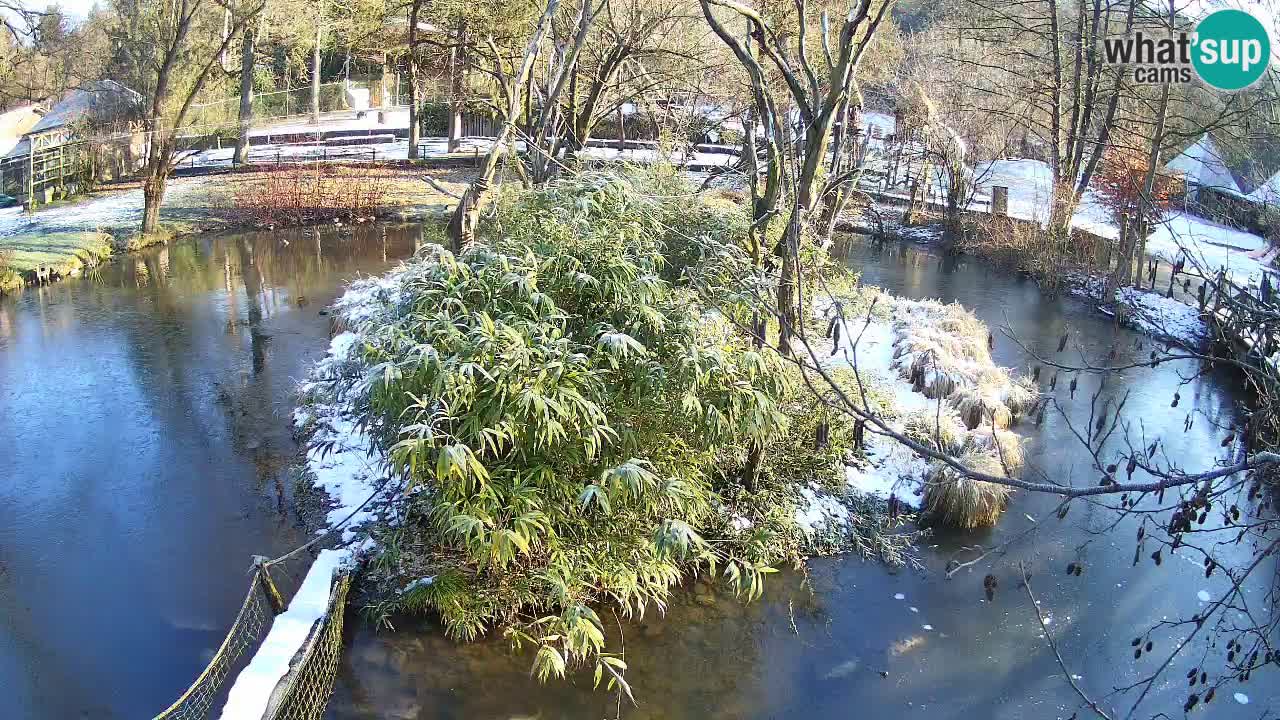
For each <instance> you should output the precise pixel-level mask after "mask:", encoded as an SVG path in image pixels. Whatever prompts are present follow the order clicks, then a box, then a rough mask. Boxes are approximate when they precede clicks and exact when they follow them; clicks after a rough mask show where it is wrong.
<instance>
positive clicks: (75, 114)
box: [30, 80, 142, 133]
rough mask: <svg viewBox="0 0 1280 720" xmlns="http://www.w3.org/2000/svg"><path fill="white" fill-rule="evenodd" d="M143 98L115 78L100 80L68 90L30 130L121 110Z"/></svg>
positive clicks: (54, 126) (44, 128)
mask: <svg viewBox="0 0 1280 720" xmlns="http://www.w3.org/2000/svg"><path fill="white" fill-rule="evenodd" d="M141 101H142V96H141V95H139V94H138V93H136V92H134V91H133V90H130V89H129V88H127V87H125V86H123V85H121V84H120V83H118V82H116V81H115V80H97V81H95V82H92V83H89V84H88V85H87V86H85V87H83V88H77V89H75V90H69V91H67V94H66V95H63V96H62V99H61V100H59V101H58V103H57V104H56V105H54V106H53V107H52V108H50V110H49V112H48V113H47V114H46V115H45V116H44V118H42V119H41V120H40V122H39V123H37V124H36V126H35V127H33V128H31V130H30V132H31V133H42V132H48V131H49V130H55V129H57V128H60V127H62V126H64V125H70V124H71V123H74V122H75V121H77V120H79V119H80V118H82V117H84V116H85V115H87V114H89V113H90V112H98V111H106V112H119V111H122V110H125V109H128V108H131V107H133V106H134V105H136V104H137V103H139V102H141Z"/></svg>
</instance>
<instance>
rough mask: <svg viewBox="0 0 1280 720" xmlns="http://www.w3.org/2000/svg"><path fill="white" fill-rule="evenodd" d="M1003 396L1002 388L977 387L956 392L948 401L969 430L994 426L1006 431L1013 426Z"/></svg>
mask: <svg viewBox="0 0 1280 720" xmlns="http://www.w3.org/2000/svg"><path fill="white" fill-rule="evenodd" d="M1003 395H1004V388H1002V387H999V386H996V385H978V386H976V387H963V388H960V389H958V390H956V391H955V392H954V393H952V394H951V396H950V398H949V401H950V403H951V406H952V407H953V408H955V409H956V412H958V413H959V414H960V419H961V420H963V421H964V424H965V426H966V427H968V428H969V429H973V428H978V427H983V428H989V427H991V426H992V425H994V426H995V427H996V428H998V429H1000V430H1006V429H1008V427H1009V426H1010V425H1011V424H1013V411H1011V410H1010V409H1009V407H1008V406H1007V405H1005V404H1004V400H1003V399H1002V398H1003Z"/></svg>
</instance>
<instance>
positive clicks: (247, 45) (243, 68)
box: [232, 23, 256, 165]
mask: <svg viewBox="0 0 1280 720" xmlns="http://www.w3.org/2000/svg"><path fill="white" fill-rule="evenodd" d="M255 25H256V24H255V23H246V24H245V26H244V41H243V44H242V45H241V49H240V134H239V136H237V137H236V152H235V155H234V156H233V158H232V164H233V165H244V164H246V163H247V162H249V128H250V126H252V125H253V66H254V41H255V40H256V33H255V30H256V28H255Z"/></svg>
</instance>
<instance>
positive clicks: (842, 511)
mask: <svg viewBox="0 0 1280 720" xmlns="http://www.w3.org/2000/svg"><path fill="white" fill-rule="evenodd" d="M800 498H801V503H800V505H799V507H797V508H796V524H797V525H799V526H800V529H801V530H804V531H805V532H806V533H809V534H811V535H812V534H813V533H815V532H819V531H822V530H843V529H844V528H845V527H847V526H848V524H849V510H848V509H847V508H845V506H844V505H842V504H840V501H839V500H837V499H836V498H835V497H832V496H831V495H830V494H828V493H827V492H825V491H824V490H822V489H821V488H818V487H816V486H815V487H802V488H800Z"/></svg>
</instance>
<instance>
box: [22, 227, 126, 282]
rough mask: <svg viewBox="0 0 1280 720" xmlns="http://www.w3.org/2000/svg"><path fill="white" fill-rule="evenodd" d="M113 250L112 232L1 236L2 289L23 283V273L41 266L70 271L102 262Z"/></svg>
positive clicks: (64, 273) (67, 272)
mask: <svg viewBox="0 0 1280 720" xmlns="http://www.w3.org/2000/svg"><path fill="white" fill-rule="evenodd" d="M111 250H112V240H111V236H110V235H108V234H107V233H104V232H96V231H84V232H59V233H49V234H34V233H33V234H29V235H28V234H24V235H10V236H7V237H0V290H3V291H8V290H13V289H15V288H18V287H21V286H22V275H23V273H27V272H30V271H32V270H35V269H36V268H37V267H40V266H45V267H49V268H52V269H53V270H54V271H55V272H57V273H59V274H61V275H70V274H72V273H73V272H76V271H78V270H80V269H81V268H83V267H85V266H92V265H96V264H98V263H99V262H101V261H102V260H104V259H106V258H107V257H109V256H110V255H111Z"/></svg>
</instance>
